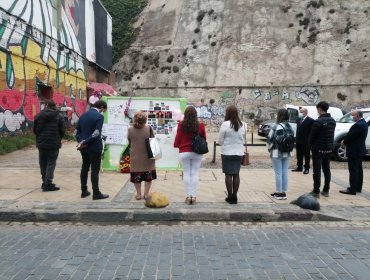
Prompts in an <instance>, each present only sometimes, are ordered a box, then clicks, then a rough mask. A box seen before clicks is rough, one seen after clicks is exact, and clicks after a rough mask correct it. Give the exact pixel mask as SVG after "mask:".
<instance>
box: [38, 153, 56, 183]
mask: <svg viewBox="0 0 370 280" xmlns="http://www.w3.org/2000/svg"><path fill="white" fill-rule="evenodd" d="M58 155H59V149H57V150H45V149H39V165H40V172H41V178H42V183H43V185H44V186H50V185H51V184H52V183H53V179H54V171H55V167H56V166H57V159H58Z"/></svg>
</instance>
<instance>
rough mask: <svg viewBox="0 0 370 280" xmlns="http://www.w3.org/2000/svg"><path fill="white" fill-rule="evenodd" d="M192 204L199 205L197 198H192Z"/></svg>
mask: <svg viewBox="0 0 370 280" xmlns="http://www.w3.org/2000/svg"><path fill="white" fill-rule="evenodd" d="M190 202H191V204H192V205H194V204H196V203H197V198H196V197H192V196H191V197H190Z"/></svg>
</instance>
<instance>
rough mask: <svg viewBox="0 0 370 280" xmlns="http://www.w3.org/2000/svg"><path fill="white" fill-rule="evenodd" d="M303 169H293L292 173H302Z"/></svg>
mask: <svg viewBox="0 0 370 280" xmlns="http://www.w3.org/2000/svg"><path fill="white" fill-rule="evenodd" d="M302 171H303V169H302V168H296V169H292V172H302Z"/></svg>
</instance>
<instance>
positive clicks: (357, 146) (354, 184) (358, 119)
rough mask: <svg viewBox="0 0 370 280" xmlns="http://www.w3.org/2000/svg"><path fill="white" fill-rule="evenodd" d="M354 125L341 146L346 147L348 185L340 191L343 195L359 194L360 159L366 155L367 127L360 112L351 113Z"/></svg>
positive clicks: (361, 180) (361, 171)
mask: <svg viewBox="0 0 370 280" xmlns="http://www.w3.org/2000/svg"><path fill="white" fill-rule="evenodd" d="M351 114H352V117H353V120H354V121H355V124H354V125H352V126H351V128H350V130H349V131H348V133H347V135H346V137H344V140H343V141H342V143H341V145H342V146H345V147H346V153H347V157H348V171H349V185H350V187H349V188H348V189H346V190H340V191H339V192H340V193H343V194H352V195H356V192H361V190H362V184H363V178H364V175H363V169H362V157H363V156H364V155H365V154H366V146H365V141H366V137H367V132H368V125H367V123H366V121H365V120H364V119H363V118H362V112H361V111H357V110H355V111H352V112H351Z"/></svg>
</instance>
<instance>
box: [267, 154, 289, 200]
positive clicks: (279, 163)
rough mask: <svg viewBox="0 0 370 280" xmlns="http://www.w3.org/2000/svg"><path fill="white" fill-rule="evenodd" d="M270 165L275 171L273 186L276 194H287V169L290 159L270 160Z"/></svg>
mask: <svg viewBox="0 0 370 280" xmlns="http://www.w3.org/2000/svg"><path fill="white" fill-rule="evenodd" d="M271 159H272V165H273V166H274V171H275V185H276V192H278V193H281V192H287V191H288V167H289V161H290V157H287V158H271Z"/></svg>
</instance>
